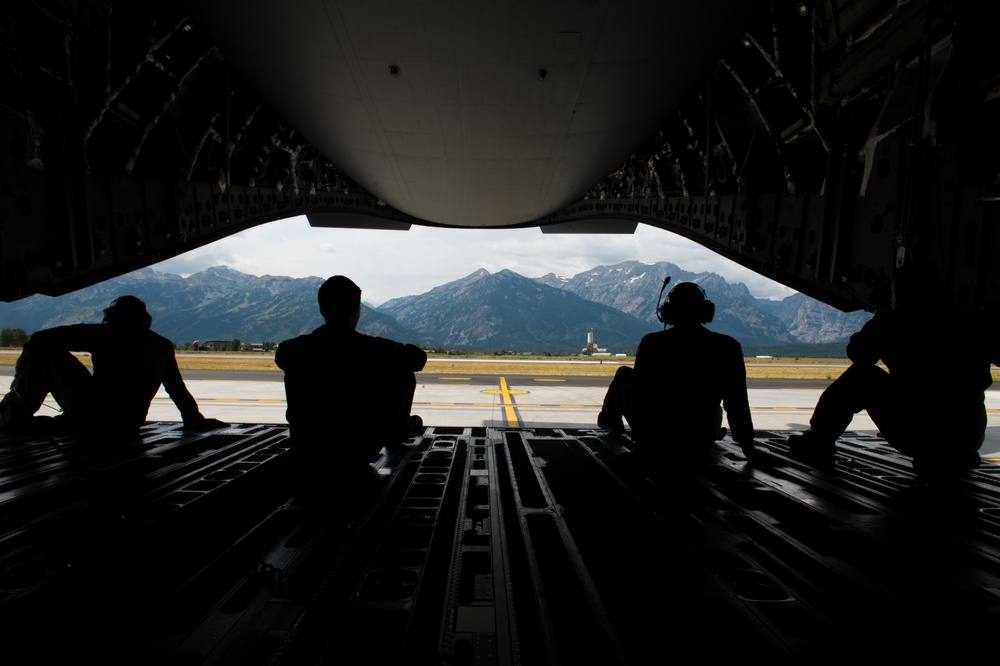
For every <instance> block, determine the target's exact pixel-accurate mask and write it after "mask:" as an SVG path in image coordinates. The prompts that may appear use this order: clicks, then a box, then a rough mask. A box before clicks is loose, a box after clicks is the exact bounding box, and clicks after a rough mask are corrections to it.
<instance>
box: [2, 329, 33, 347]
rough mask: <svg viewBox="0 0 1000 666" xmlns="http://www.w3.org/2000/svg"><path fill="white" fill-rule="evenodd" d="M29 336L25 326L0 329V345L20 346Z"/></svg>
mask: <svg viewBox="0 0 1000 666" xmlns="http://www.w3.org/2000/svg"><path fill="white" fill-rule="evenodd" d="M29 337H31V336H29V335H28V333H27V332H26V331H25V330H24V329H23V328H4V329H0V347H20V346H21V345H23V344H24V343H25V342H27V341H28V338H29Z"/></svg>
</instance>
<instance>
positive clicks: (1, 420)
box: [0, 393, 34, 435]
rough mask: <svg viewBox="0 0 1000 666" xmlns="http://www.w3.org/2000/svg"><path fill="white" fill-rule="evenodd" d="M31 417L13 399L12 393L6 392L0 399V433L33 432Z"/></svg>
mask: <svg viewBox="0 0 1000 666" xmlns="http://www.w3.org/2000/svg"><path fill="white" fill-rule="evenodd" d="M31 419H32V417H31V416H29V415H28V414H25V413H24V410H23V409H21V405H20V403H19V402H17V401H16V400H15V399H14V394H13V393H8V394H7V395H5V396H4V397H3V400H0V434H2V435H28V434H32V433H33V432H34V429H33V428H32V424H31Z"/></svg>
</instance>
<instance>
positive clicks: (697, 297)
mask: <svg viewBox="0 0 1000 666" xmlns="http://www.w3.org/2000/svg"><path fill="white" fill-rule="evenodd" d="M669 280H670V278H669V277H668V278H667V279H666V280H664V285H663V286H664V287H666V283H667V282H668V281H669ZM661 294H662V290H661ZM667 299H668V300H667V302H666V303H664V304H663V305H662V306H661V307H659V308H658V309H657V310H658V311H657V316H658V318H659V319H660V321H662V322H663V324H664V330H663V331H659V332H657V333H650V334H649V335H646V336H645V337H643V338H642V341H641V342H640V343H639V348H638V350H637V351H636V357H635V367H634V368H629V367H627V366H622V367H621V368H619V369H618V371H617V373H616V374H615V377H614V379H613V380H612V382H611V386H609V387H608V392H607V395H606V396H605V398H604V405H603V407H602V409H601V412H600V414H599V415H598V417H597V423H598V425H599V426H600V427H601V428H604V429H605V430H607V431H609V432H612V433H616V434H620V433H622V432H624V425H623V424H622V418H623V417H624V418H625V420H626V421H628V423H629V425H630V426H631V427H632V437H633V439H634V440H635V451H634V452H635V453H637V454H640V455H643V456H645V457H650V458H676V457H678V456H681V457H686V456H691V455H698V454H701V453H704V452H706V451H709V450H711V449H713V448H714V444H715V442H716V441H718V440H719V439H721V438H722V437H724V436H725V434H726V430H725V429H724V428H723V427H722V407H723V406H724V407H725V410H726V414H727V416H728V420H729V428H730V429H731V430H732V435H733V439H734V440H736V442H737V443H738V444H739V445H740V447H741V448H742V449H743V452H744V453H745V454H746V456H747V457H748V458H750V457H751V456H752V455H753V453H754V429H753V421H752V419H751V417H750V404H749V400H748V398H747V387H746V366H745V365H744V362H743V349H742V348H741V347H740V343H739V342H737V341H736V340H735V339H733V338H731V337H729V336H728V335H722V334H721V333H714V332H712V331H709V330H708V329H707V328H705V326H704V324H707V323H709V322H711V321H712V318H713V317H714V315H715V305H714V304H713V303H712V302H711V301H709V300H707V299H706V296H705V291H704V290H703V289H702V288H701V287H700V286H698V285H697V284H695V283H693V282H681V283H679V284H678V285H676V286H675V287H674V288H673V289H672V290H671V291H670V293H669V295H668V297H667ZM667 326H670V328H666V327H667Z"/></svg>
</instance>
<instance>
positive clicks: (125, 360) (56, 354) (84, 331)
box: [0, 296, 226, 435]
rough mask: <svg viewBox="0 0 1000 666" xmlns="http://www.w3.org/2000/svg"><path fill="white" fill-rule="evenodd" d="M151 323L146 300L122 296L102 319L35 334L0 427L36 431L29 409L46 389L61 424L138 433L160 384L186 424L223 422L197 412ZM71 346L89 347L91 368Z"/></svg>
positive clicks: (0, 409) (169, 349)
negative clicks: (75, 355) (81, 361)
mask: <svg viewBox="0 0 1000 666" xmlns="http://www.w3.org/2000/svg"><path fill="white" fill-rule="evenodd" d="M152 321H153V319H152V317H150V316H149V313H148V312H146V304H145V303H143V302H142V301H141V300H139V299H138V298H136V297H135V296H121V297H120V298H117V299H115V300H114V301H113V302H112V303H111V306H110V307H108V308H107V309H105V310H104V323H102V324H74V325H72V326H58V327H56V328H50V329H45V330H41V331H38V332H37V333H35V334H33V335H32V336H31V338H30V340H29V341H28V343H27V344H25V345H24V350H23V351H22V353H21V356H20V358H19V359H18V361H17V366H16V368H15V370H14V380H13V381H12V382H11V388H10V392H9V393H7V395H6V396H4V399H3V401H2V402H0V427H5V428H6V429H7V430H8V431H10V432H15V433H21V434H31V433H33V432H36V431H37V425H38V422H37V421H36V422H35V423H32V418H33V415H34V414H35V412H36V411H38V408H39V407H41V405H42V402H43V401H44V400H45V396H46V395H47V394H48V393H50V392H51V393H52V396H53V397H54V398H55V399H56V402H58V403H59V406H60V407H61V408H62V410H63V414H62V416H61V417H57V419H58V420H59V421H61V423H59V425H58V428H59V430H82V431H87V432H100V433H102V434H115V435H121V434H129V433H135V432H137V431H138V430H139V428H140V427H141V426H142V425H143V423H145V422H146V414H147V412H148V411H149V405H150V403H151V402H152V400H153V397H154V396H155V395H156V392H157V391H158V390H159V388H160V385H161V384H162V385H163V388H165V389H166V391H167V393H168V394H169V395H170V398H171V400H173V401H174V404H175V405H176V406H177V409H178V410H179V411H180V413H181V418H183V420H184V427H185V428H197V429H210V428H221V427H225V426H226V424H225V423H223V422H221V421H218V420H216V419H206V418H205V417H204V416H202V414H201V412H199V411H198V403H197V402H195V399H194V397H192V395H191V394H190V393H189V392H188V390H187V387H186V386H184V380H183V379H181V373H180V370H178V369H177V361H176V359H175V358H174V345H173V343H171V342H170V340H167V339H166V338H164V337H162V336H160V335H157V334H156V333H154V332H153V331H151V330H150V329H149V327H150V325H151V324H152ZM71 351H84V352H90V354H91V357H92V362H93V367H94V372H93V374H91V373H90V371H88V370H87V368H86V367H85V366H84V365H83V364H82V363H80V361H78V360H77V359H76V358H75V357H74V356H73V355H72V354H71V353H70V352H71ZM66 420H68V421H69V424H66V423H65V421H66Z"/></svg>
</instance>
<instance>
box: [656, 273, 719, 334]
mask: <svg viewBox="0 0 1000 666" xmlns="http://www.w3.org/2000/svg"><path fill="white" fill-rule="evenodd" d="M714 316H715V304H714V303H712V302H711V301H709V300H706V298H705V290H704V289H702V288H701V287H699V286H698V285H696V284H695V283H694V282H680V283H678V284H677V285H676V286H675V287H674V288H673V289H671V290H670V293H669V294H668V295H667V302H666V303H664V304H663V306H662V307H661V308H660V317H662V319H663V323H664V324H672V325H676V324H707V323H708V322H710V321H712V318H713V317H714Z"/></svg>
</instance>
